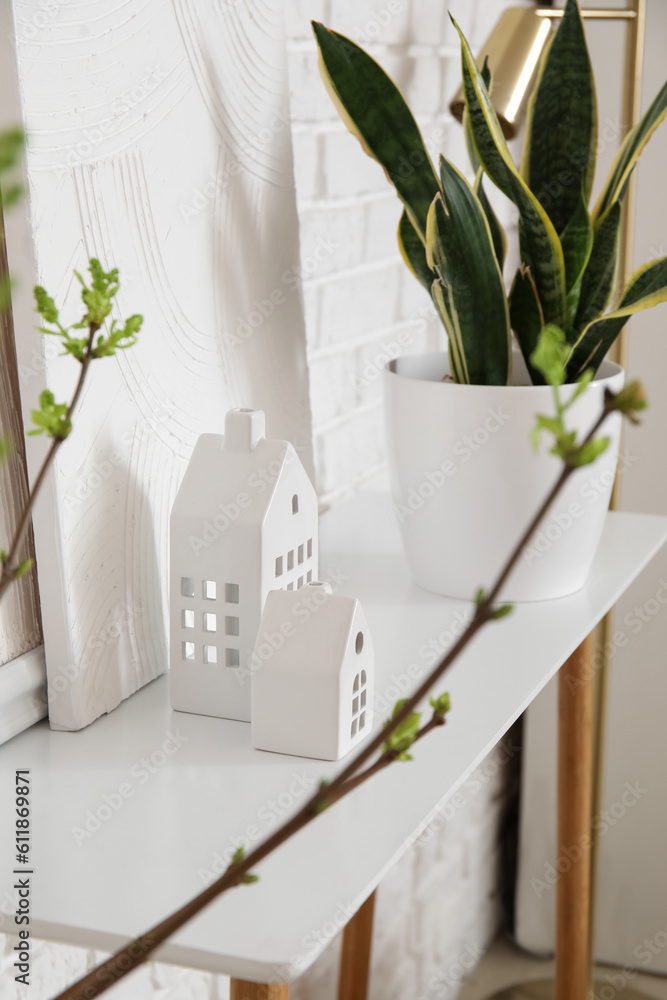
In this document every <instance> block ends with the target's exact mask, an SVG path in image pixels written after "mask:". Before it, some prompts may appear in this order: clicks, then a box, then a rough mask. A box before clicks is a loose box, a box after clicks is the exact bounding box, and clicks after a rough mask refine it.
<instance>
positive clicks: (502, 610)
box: [491, 604, 514, 621]
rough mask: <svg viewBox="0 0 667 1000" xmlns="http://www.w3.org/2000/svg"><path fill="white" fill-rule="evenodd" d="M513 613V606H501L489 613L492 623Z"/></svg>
mask: <svg viewBox="0 0 667 1000" xmlns="http://www.w3.org/2000/svg"><path fill="white" fill-rule="evenodd" d="M513 611H514V605H513V604H501V605H500V607H498V608H494V609H493V611H492V612H491V618H492V620H493V621H497V620H498V619H499V618H507V616H508V615H511V614H512V612H513Z"/></svg>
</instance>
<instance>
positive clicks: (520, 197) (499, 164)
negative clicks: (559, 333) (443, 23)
mask: <svg viewBox="0 0 667 1000" xmlns="http://www.w3.org/2000/svg"><path fill="white" fill-rule="evenodd" d="M450 16H451V15H450ZM452 22H453V23H454V26H455V28H456V30H457V31H458V33H459V35H460V38H461V54H462V69H463V85H464V92H465V98H466V110H467V114H468V116H469V119H470V129H471V132H472V137H473V142H474V146H475V150H476V153H477V157H478V159H479V162H480V163H481V165H482V166H483V167H484V170H485V171H486V173H487V174H488V175H489V177H490V178H491V180H492V181H493V183H494V184H495V185H496V187H498V188H500V190H501V191H502V192H503V194H505V195H506V196H507V197H508V198H509V199H510V200H511V201H513V202H514V204H515V205H516V206H517V208H518V210H519V215H520V217H521V223H522V246H523V247H525V249H526V251H527V253H526V256H527V258H528V259H527V260H524V263H526V264H530V266H531V268H532V273H533V279H534V281H535V285H536V287H537V291H538V294H539V297H540V303H541V305H542V311H543V313H544V316H545V319H546V320H547V321H548V322H554V323H558V324H560V325H562V324H563V322H564V321H565V318H566V301H565V297H566V289H565V261H564V258H563V250H562V248H561V245H560V240H559V239H558V234H557V233H556V230H555V228H554V225H553V223H552V222H551V219H550V218H549V216H548V215H547V213H546V212H545V210H544V209H543V208H542V206H541V205H540V203H539V201H538V200H537V198H536V197H535V195H534V194H533V192H532V191H531V190H530V188H529V187H528V185H527V184H526V182H525V181H524V179H523V178H522V177H521V175H520V173H519V171H518V170H517V168H516V166H515V165H514V162H513V160H512V157H511V155H510V152H509V149H508V148H507V143H506V141H505V137H504V135H503V132H502V129H501V127H500V124H499V122H498V117H497V115H496V112H495V110H494V108H493V105H492V103H491V99H490V97H489V94H488V91H487V89H486V87H485V85H484V81H483V79H482V75H481V73H480V71H479V69H478V68H477V64H476V62H475V59H474V56H473V54H472V52H471V50H470V46H469V45H468V42H467V41H466V39H465V36H464V34H463V32H462V31H461V29H460V28H459V27H458V25H457V23H456V21H455V20H454V18H452Z"/></svg>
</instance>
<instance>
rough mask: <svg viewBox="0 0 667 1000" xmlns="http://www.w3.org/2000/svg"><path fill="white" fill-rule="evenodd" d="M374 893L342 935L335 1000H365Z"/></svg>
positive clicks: (369, 961)
mask: <svg viewBox="0 0 667 1000" xmlns="http://www.w3.org/2000/svg"><path fill="white" fill-rule="evenodd" d="M374 911H375V893H372V895H370V896H369V897H368V899H367V900H366V902H365V903H364V905H363V906H361V907H360V908H359V909H358V910H357V912H356V913H355V915H354V916H353V917H352V919H351V920H350V922H349V923H348V924H347V926H346V927H345V930H344V931H343V950H342V952H341V956H340V971H339V974H338V1000H366V996H367V994H368V973H369V970H370V964H371V945H372V942H373V914H374Z"/></svg>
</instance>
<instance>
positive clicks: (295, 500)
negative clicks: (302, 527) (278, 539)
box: [292, 493, 299, 514]
mask: <svg viewBox="0 0 667 1000" xmlns="http://www.w3.org/2000/svg"><path fill="white" fill-rule="evenodd" d="M292 513H293V514H298V513H299V494H298V493H295V494H294V496H293V497H292Z"/></svg>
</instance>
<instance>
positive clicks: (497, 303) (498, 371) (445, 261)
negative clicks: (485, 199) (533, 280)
mask: <svg viewBox="0 0 667 1000" xmlns="http://www.w3.org/2000/svg"><path fill="white" fill-rule="evenodd" d="M440 179H441V184H442V191H443V193H442V195H440V194H438V195H436V197H435V199H434V201H433V204H432V206H431V209H430V211H429V216H428V220H427V260H428V262H429V264H430V265H431V266H432V267H433V268H435V269H436V270H437V272H438V274H439V277H440V279H441V282H442V285H443V286H444V290H445V291H446V292H447V294H448V303H447V304H448V306H449V307H450V308H449V310H448V312H449V316H450V319H451V322H452V323H453V324H454V325H455V327H456V329H455V331H454V337H455V342H456V350H457V352H458V353H459V354H460V361H461V367H462V368H463V371H464V377H465V381H466V382H471V383H473V384H475V385H507V384H508V383H509V380H510V366H511V343H510V328H509V309H508V305H507V297H506V295H505V286H504V284H503V279H502V274H501V272H500V267H499V266H498V260H497V258H496V254H495V250H494V247H493V241H492V238H491V232H490V229H489V224H488V222H487V219H486V215H485V213H484V209H483V208H482V205H481V204H480V201H479V199H478V198H477V196H476V195H475V192H474V191H473V189H472V188H471V187H470V184H469V183H468V181H467V180H466V179H465V177H464V176H463V174H461V173H460V172H459V171H458V170H457V169H456V167H454V166H453V165H452V164H451V163H449V162H448V161H447V160H446V159H445V158H444V157H441V158H440ZM452 309H454V310H455V312H452Z"/></svg>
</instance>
